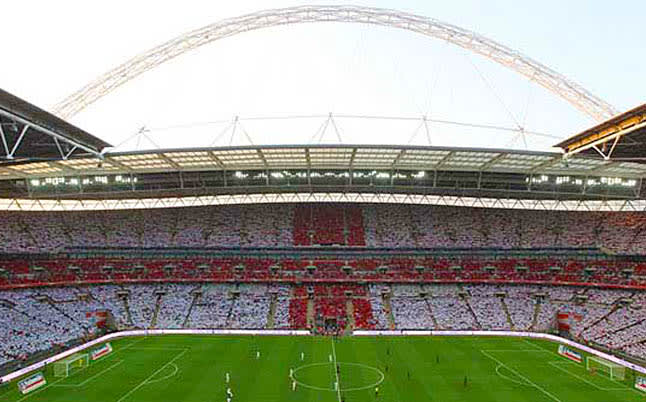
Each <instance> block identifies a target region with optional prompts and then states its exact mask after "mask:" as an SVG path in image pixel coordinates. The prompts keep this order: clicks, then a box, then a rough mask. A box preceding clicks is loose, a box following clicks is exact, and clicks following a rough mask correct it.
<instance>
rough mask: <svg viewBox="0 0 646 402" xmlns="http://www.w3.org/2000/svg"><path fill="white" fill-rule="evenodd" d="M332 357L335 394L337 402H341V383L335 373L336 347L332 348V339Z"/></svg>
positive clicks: (337, 374)
mask: <svg viewBox="0 0 646 402" xmlns="http://www.w3.org/2000/svg"><path fill="white" fill-rule="evenodd" d="M332 356H333V357H334V366H333V368H332V370H334V375H335V376H336V394H337V396H338V397H339V402H341V383H340V382H339V373H338V372H337V371H336V347H335V346H334V338H332Z"/></svg>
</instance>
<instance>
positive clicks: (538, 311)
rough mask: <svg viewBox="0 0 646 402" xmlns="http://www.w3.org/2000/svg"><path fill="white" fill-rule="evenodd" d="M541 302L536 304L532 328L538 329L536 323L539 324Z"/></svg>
mask: <svg viewBox="0 0 646 402" xmlns="http://www.w3.org/2000/svg"><path fill="white" fill-rule="evenodd" d="M541 306H542V304H541V303H535V304H534V316H533V317H532V325H531V326H530V327H529V329H530V330H532V331H534V330H536V324H538V317H539V316H540V314H541Z"/></svg>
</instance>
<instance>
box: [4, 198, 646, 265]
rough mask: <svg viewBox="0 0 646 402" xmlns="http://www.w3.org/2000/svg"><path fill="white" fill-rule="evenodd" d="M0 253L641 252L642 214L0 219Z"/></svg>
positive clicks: (343, 209)
mask: <svg viewBox="0 0 646 402" xmlns="http://www.w3.org/2000/svg"><path fill="white" fill-rule="evenodd" d="M0 225H2V227H3V229H4V230H3V231H2V232H1V233H0V251H4V252H53V251H57V250H62V249H65V248H69V247H121V248H122V247H145V248H165V247H197V248H203V247H291V246H312V245H335V246H348V247H364V246H368V247H389V248H402V247H413V248H415V247H417V248H419V247H423V248H438V247H448V248H497V249H508V248H549V247H561V248H562V247H575V248H582V247H605V248H607V249H610V250H615V251H618V252H622V253H631V254H644V253H646V241H645V240H646V213H638V212H612V213H609V212H603V213H600V212H599V213H598V212H561V211H534V210H520V209H518V210H511V209H491V208H472V207H445V206H420V205H388V204H384V205H381V204H380V205H372V204H366V205H361V204H299V205H292V204H277V205H272V206H271V207H269V208H268V207H267V206H266V205H246V206H245V205H230V206H204V207H186V208H162V209H150V210H128V211H92V212H87V211H82V212H81V211H79V212H0Z"/></svg>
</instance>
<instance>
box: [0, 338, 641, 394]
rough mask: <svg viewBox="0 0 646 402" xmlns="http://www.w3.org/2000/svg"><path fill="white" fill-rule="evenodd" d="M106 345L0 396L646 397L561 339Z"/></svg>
mask: <svg viewBox="0 0 646 402" xmlns="http://www.w3.org/2000/svg"><path fill="white" fill-rule="evenodd" d="M112 346H113V347H114V352H113V353H112V354H110V355H108V356H106V357H104V358H102V359H101V360H99V361H97V362H93V363H90V365H89V367H87V368H81V369H77V370H76V371H73V372H72V373H71V375H70V376H69V377H66V378H62V379H61V378H56V377H54V376H53V370H52V367H51V366H50V367H48V368H47V369H45V371H44V373H45V376H46V378H47V382H48V383H47V386H46V387H41V388H40V389H38V390H36V391H34V392H32V393H30V394H27V395H22V394H20V393H19V392H18V390H17V386H16V384H15V383H12V384H10V385H9V386H6V387H4V388H0V401H1V402H5V401H11V402H14V401H33V402H36V401H47V402H63V401H65V402H90V401H91V402H135V401H141V402H146V401H178V402H179V401H185V402H212V401H216V402H220V401H226V391H227V388H231V392H232V393H233V399H232V400H233V401H234V402H235V401H250V402H251V401H253V402H261V401H281V402H288V401H312V402H314V401H317V402H319V401H320V402H334V401H336V402H339V401H348V402H350V401H357V402H358V401H361V402H367V401H401V402H411V401H498V402H500V401H514V402H519V401H531V402H541V401H546V402H547V401H562V402H566V401H586V402H595V401H598V402H614V401H643V400H644V397H645V396H646V395H644V394H642V393H640V392H639V391H637V390H636V389H634V388H633V387H632V381H633V378H632V377H633V376H632V374H631V375H629V376H628V377H629V379H627V380H626V381H625V382H615V381H612V380H610V379H609V378H607V377H604V376H603V375H601V374H596V375H593V374H590V373H588V372H587V371H586V370H585V368H584V367H583V365H582V364H577V363H575V362H572V361H570V360H567V359H565V358H563V357H561V356H559V355H558V354H557V353H556V350H557V347H558V345H556V344H554V343H550V342H543V341H537V340H528V339H510V338H506V339H504V338H492V337H482V338H473V337H345V338H339V339H336V340H334V339H333V338H329V337H309V336H306V337H269V336H256V337H244V336H230V337H228V336H227V337H225V336H211V337H207V336H188V335H176V336H175V335H173V336H159V337H148V338H126V339H120V340H117V341H114V342H112ZM335 363H336V365H337V366H338V371H337V369H336V368H335V367H336V366H335ZM290 371H291V375H292V377H290ZM227 373H228V374H229V383H227V382H226V376H227ZM337 382H338V387H337V386H335V384H336V383H337ZM294 386H295V390H294V389H293V387H294ZM377 387H378V389H379V392H378V395H375V388H377Z"/></svg>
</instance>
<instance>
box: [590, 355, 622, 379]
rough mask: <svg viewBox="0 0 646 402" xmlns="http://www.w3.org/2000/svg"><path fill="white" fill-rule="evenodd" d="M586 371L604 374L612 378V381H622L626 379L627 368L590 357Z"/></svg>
mask: <svg viewBox="0 0 646 402" xmlns="http://www.w3.org/2000/svg"><path fill="white" fill-rule="evenodd" d="M586 369H587V370H588V371H594V372H598V373H603V374H605V375H607V376H608V377H610V379H611V380H619V381H622V380H624V379H625V378H626V368H625V367H624V366H622V365H620V364H617V363H613V362H611V361H608V360H605V359H602V358H600V357H596V356H589V357H588V359H587V360H586Z"/></svg>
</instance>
